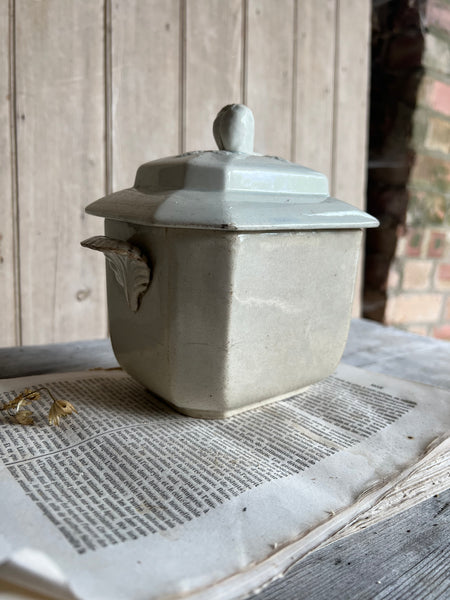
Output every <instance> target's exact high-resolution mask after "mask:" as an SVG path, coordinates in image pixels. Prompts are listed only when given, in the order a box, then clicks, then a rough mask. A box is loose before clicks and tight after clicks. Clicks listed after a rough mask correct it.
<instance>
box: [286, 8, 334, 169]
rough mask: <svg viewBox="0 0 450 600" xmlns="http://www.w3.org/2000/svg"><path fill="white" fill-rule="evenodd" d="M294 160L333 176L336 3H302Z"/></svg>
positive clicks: (297, 30)
mask: <svg viewBox="0 0 450 600" xmlns="http://www.w3.org/2000/svg"><path fill="white" fill-rule="evenodd" d="M296 35H297V38H296V39H297V42H296V65H297V67H296V75H295V90H294V94H295V95H294V101H295V114H294V132H293V134H294V144H293V157H292V158H293V160H294V162H298V163H300V164H302V165H305V166H307V167H310V168H312V169H316V170H317V171H321V172H322V173H325V175H326V176H327V177H328V178H330V177H331V174H332V157H333V113H334V97H333V91H334V50H335V36H336V0H323V1H322V2H321V3H320V10H318V4H317V2H316V1H315V0H299V2H298V9H297V22H296Z"/></svg>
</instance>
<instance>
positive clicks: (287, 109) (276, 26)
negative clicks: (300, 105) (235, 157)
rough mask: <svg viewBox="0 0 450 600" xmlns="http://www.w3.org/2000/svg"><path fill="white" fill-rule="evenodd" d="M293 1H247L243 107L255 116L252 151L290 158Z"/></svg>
mask: <svg viewBox="0 0 450 600" xmlns="http://www.w3.org/2000/svg"><path fill="white" fill-rule="evenodd" d="M294 8H295V6H294V1H293V0H278V1H277V2H274V1H273V0H248V9H247V57H246V58H247V64H246V98H245V101H246V104H248V106H249V107H250V108H251V109H252V110H253V113H254V115H255V151H256V152H260V153H263V154H269V155H277V156H280V157H282V158H290V156H291V139H292V113H293V110H292V109H293V107H292V99H293V56H294V13H295V10H294Z"/></svg>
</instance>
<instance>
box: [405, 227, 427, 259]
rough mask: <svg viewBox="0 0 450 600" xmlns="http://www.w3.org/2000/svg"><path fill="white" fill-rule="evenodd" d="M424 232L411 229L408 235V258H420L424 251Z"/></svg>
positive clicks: (406, 252) (406, 251)
mask: <svg viewBox="0 0 450 600" xmlns="http://www.w3.org/2000/svg"><path fill="white" fill-rule="evenodd" d="M422 242H423V231H421V230H420V229H411V230H410V231H409V233H408V238H407V243H406V248H405V254H406V256H420V254H421V251H422Z"/></svg>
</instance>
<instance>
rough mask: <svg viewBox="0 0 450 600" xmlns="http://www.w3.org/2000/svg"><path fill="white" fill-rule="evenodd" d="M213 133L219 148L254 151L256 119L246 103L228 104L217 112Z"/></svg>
mask: <svg viewBox="0 0 450 600" xmlns="http://www.w3.org/2000/svg"><path fill="white" fill-rule="evenodd" d="M213 134H214V139H215V140H216V143H217V146H218V147H219V150H227V151H228V152H245V153H246V154H252V153H253V140H254V137H255V119H254V118H253V113H252V111H251V110H250V109H249V108H248V107H247V106H245V105H244V104H228V105H227V106H224V107H223V108H222V110H221V111H219V113H218V114H217V117H216V118H215V120H214V124H213Z"/></svg>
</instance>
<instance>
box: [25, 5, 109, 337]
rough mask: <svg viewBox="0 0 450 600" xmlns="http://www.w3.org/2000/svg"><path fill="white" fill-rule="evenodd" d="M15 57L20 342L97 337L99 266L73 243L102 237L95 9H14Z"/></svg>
mask: <svg viewBox="0 0 450 600" xmlns="http://www.w3.org/2000/svg"><path fill="white" fill-rule="evenodd" d="M16 51H17V58H16V69H17V117H18V120H17V121H18V130H17V152H18V165H19V167H18V194H19V205H20V266H21V293H22V297H21V301H22V311H23V313H22V318H23V342H24V343H25V344H31V343H41V342H47V343H48V342H51V341H60V340H64V341H68V340H74V339H83V338H87V337H90V338H92V337H96V336H98V337H101V336H104V335H105V333H106V311H105V293H104V283H103V280H104V268H103V261H101V260H99V257H98V256H96V255H93V253H92V255H91V254H90V253H89V252H86V251H85V250H84V249H82V248H81V247H80V244H79V242H80V240H82V239H83V238H85V237H88V236H89V235H92V234H93V233H95V232H99V231H101V228H102V225H101V224H100V222H99V221H96V220H95V219H92V218H90V219H87V218H86V219H85V215H84V207H85V205H86V204H87V203H88V202H89V201H91V200H93V199H95V198H96V197H98V196H100V195H102V193H103V191H104V141H103V138H104V69H103V2H102V0H95V1H93V0H79V1H78V2H71V1H69V0H64V1H61V0H43V1H41V2H28V1H27V0H17V2H16Z"/></svg>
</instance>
